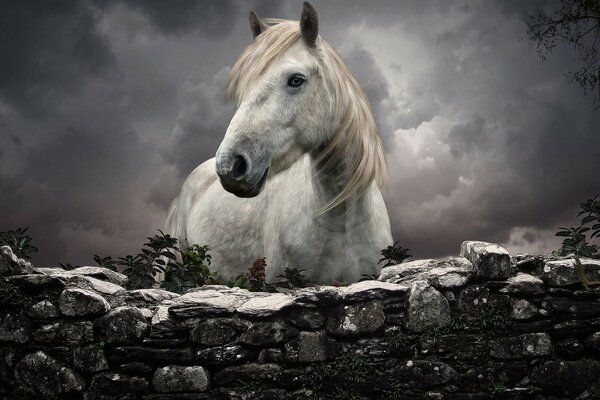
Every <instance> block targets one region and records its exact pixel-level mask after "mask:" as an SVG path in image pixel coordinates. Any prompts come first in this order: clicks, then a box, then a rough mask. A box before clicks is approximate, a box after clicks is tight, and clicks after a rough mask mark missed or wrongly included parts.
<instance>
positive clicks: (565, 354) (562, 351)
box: [554, 338, 584, 360]
mask: <svg viewBox="0 0 600 400" xmlns="http://www.w3.org/2000/svg"><path fill="white" fill-rule="evenodd" d="M554 350H555V352H556V355H557V356H558V357H561V358H566V359H570V360H574V359H581V358H583V357H582V356H583V350H584V347H583V344H581V342H580V341H579V340H577V339H574V338H569V339H563V340H559V341H557V342H556V343H555V344H554Z"/></svg>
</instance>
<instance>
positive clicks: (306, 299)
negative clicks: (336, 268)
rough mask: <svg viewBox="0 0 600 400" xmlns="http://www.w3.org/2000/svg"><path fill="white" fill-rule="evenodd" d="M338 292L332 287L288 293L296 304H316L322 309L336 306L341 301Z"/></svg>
mask: <svg viewBox="0 0 600 400" xmlns="http://www.w3.org/2000/svg"><path fill="white" fill-rule="evenodd" d="M340 290H341V289H340V288H338V287H334V286H319V287H307V288H301V289H294V290H292V291H290V293H292V294H293V295H294V302H296V303H298V304H318V305H319V306H321V307H322V306H329V305H332V304H338V303H339V302H340V300H341V296H340Z"/></svg>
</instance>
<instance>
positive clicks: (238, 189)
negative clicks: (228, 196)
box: [221, 167, 269, 198]
mask: <svg viewBox="0 0 600 400" xmlns="http://www.w3.org/2000/svg"><path fill="white" fill-rule="evenodd" d="M268 176H269V167H267V169H265V172H264V173H263V176H262V177H261V178H260V180H259V181H258V182H256V183H255V184H254V186H250V185H248V184H246V183H241V182H240V183H239V185H233V186H230V185H228V184H225V182H223V180H221V185H222V186H223V188H224V189H225V190H227V191H228V192H229V193H233V194H235V195H236V196H237V197H244V198H248V197H256V196H258V194H259V193H260V192H261V191H262V189H263V187H264V186H265V182H266V181H267V177H268ZM249 186H250V188H248V187H249Z"/></svg>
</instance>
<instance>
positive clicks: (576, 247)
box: [555, 194, 600, 258]
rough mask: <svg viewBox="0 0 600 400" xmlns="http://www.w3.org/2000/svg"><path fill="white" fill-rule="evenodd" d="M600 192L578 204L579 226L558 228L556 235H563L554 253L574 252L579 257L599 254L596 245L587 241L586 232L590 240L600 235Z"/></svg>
mask: <svg viewBox="0 0 600 400" xmlns="http://www.w3.org/2000/svg"><path fill="white" fill-rule="evenodd" d="M599 196H600V194H597V195H596V196H594V197H592V198H590V199H587V200H586V201H584V202H583V203H581V204H580V205H579V212H578V213H577V217H578V218H579V217H582V216H583V218H582V219H581V221H580V226H578V227H570V228H564V227H561V228H559V229H560V230H559V231H558V232H557V233H556V236H560V237H564V238H565V239H564V240H563V242H562V245H561V248H560V249H559V250H558V251H557V252H555V254H556V255H559V256H566V255H569V254H574V255H576V256H579V257H593V258H597V257H598V256H599V253H598V246H597V245H596V244H591V243H589V242H588V238H587V233H588V232H589V235H590V238H589V239H590V240H592V239H594V238H597V237H600V199H599V198H598V197H599Z"/></svg>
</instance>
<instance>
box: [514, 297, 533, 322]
mask: <svg viewBox="0 0 600 400" xmlns="http://www.w3.org/2000/svg"><path fill="white" fill-rule="evenodd" d="M510 305H511V313H510V315H511V316H512V317H513V318H514V319H519V320H523V319H529V318H531V317H534V316H536V315H537V313H538V309H537V307H536V306H535V305H533V304H532V303H531V302H529V301H527V300H525V299H511V301H510Z"/></svg>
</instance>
